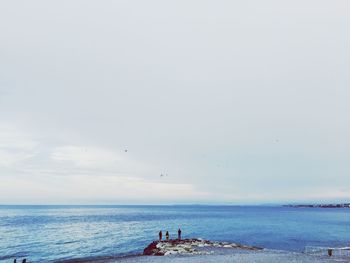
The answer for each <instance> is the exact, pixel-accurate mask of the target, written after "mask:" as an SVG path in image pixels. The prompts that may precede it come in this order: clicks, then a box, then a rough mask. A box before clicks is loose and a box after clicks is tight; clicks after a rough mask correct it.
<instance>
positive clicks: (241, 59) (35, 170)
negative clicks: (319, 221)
mask: <svg viewBox="0 0 350 263" xmlns="http://www.w3.org/2000/svg"><path fill="white" fill-rule="evenodd" d="M349 14H350V3H349V1H347V0H344V1H340V0H339V1H338V0H337V1H322V0H314V1H313V0H312V1H305V0H296V1H295V0H293V1H280V0H278V1H277V0H276V1H271V0H266V1H260V0H252V1H224V0H219V1H213V0H212V1H206V0H186V1H185V0H176V1H170V0H159V1H155V0H148V1H144V0H139V1H138V0H114V1H110V0H104V1H91V0H74V1H72V0H69V1H68V0H56V1H47V0H43V1H37V0H34V1H15V0H11V1H5V0H0V204H131V203H140V204H147V203H149V204H150V203H152V204H173V203H209V204H212V203H223V204H250V203H269V202H275V203H276V202H277V203H278V202H301V201H303V202H304V201H315V200H316V201H334V200H337V201H339V200H340V201H349V200H350V117H349V114H350V48H349V47H350V34H349V28H350V15H349Z"/></svg>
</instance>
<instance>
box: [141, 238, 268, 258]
mask: <svg viewBox="0 0 350 263" xmlns="http://www.w3.org/2000/svg"><path fill="white" fill-rule="evenodd" d="M202 247H213V248H231V249H237V248H239V249H246V250H261V249H262V248H260V247H254V246H246V245H241V244H235V243H229V242H212V241H209V240H203V239H195V238H191V239H182V240H178V239H174V240H169V241H153V242H152V243H151V244H149V245H148V246H147V247H146V248H145V249H144V250H143V255H148V256H150V255H154V256H167V255H172V254H191V255H192V254H208V252H207V251H204V250H203V249H202V250H197V249H196V248H202Z"/></svg>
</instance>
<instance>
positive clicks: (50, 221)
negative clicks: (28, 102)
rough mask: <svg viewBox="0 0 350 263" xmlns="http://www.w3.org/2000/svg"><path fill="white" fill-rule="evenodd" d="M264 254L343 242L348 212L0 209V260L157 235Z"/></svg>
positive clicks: (126, 243) (123, 245)
mask: <svg viewBox="0 0 350 263" xmlns="http://www.w3.org/2000/svg"><path fill="white" fill-rule="evenodd" d="M178 227H181V229H182V234H183V236H184V237H199V238H204V239H208V240H218V241H229V242H239V243H242V244H248V245H253V246H260V247H264V248H269V249H282V250H288V251H303V250H304V247H305V246H322V247H327V246H332V247H342V246H349V245H350V235H349V233H350V209H322V208H293V207H263V206H0V233H1V235H0V262H10V259H12V258H13V257H15V256H17V257H18V258H21V257H27V258H28V259H30V262H43V261H45V262H50V261H52V262H53V261H58V260H69V259H74V258H92V257H114V256H120V255H130V254H138V253H142V250H143V248H145V247H146V246H147V245H148V243H150V242H151V241H152V240H154V239H157V235H158V231H159V230H160V229H162V230H164V231H165V230H169V232H170V235H171V237H175V235H176V231H177V229H178Z"/></svg>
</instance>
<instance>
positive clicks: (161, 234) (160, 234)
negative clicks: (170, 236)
mask: <svg viewBox="0 0 350 263" xmlns="http://www.w3.org/2000/svg"><path fill="white" fill-rule="evenodd" d="M162 236H163V233H162V230H160V231H159V241H162Z"/></svg>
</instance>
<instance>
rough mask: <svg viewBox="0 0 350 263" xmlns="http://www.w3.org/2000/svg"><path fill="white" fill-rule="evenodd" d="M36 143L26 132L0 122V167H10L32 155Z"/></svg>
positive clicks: (35, 151) (35, 152)
mask: <svg viewBox="0 0 350 263" xmlns="http://www.w3.org/2000/svg"><path fill="white" fill-rule="evenodd" d="M37 145H38V144H37V143H36V141H34V140H33V139H32V138H31V137H30V136H29V135H28V134H25V133H24V132H21V131H20V130H19V129H16V128H14V127H13V126H11V125H5V124H3V123H0V167H11V166H13V165H15V164H17V163H19V162H22V161H25V160H27V159H29V158H32V157H34V156H35V155H36V154H37Z"/></svg>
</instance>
